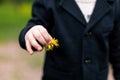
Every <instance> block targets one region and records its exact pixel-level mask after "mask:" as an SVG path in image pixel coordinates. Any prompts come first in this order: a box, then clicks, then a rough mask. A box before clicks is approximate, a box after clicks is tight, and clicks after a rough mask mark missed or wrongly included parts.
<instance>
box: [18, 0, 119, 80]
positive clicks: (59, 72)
mask: <svg viewBox="0 0 120 80" xmlns="http://www.w3.org/2000/svg"><path fill="white" fill-rule="evenodd" d="M115 6H116V0H110V1H107V0H97V3H96V6H95V9H94V11H93V14H92V16H91V19H90V21H89V23H87V22H86V21H85V19H84V17H83V14H82V13H81V11H80V9H79V7H78V6H77V4H76V3H75V1H74V0H35V2H34V4H33V10H32V12H33V13H32V19H30V21H29V22H28V24H27V26H26V27H25V28H24V29H23V30H22V32H21V34H20V37H19V42H20V45H21V47H22V48H26V47H25V40H24V36H25V34H26V32H27V31H28V30H29V29H30V28H31V27H33V26H35V25H43V26H44V27H45V28H46V29H47V30H48V31H49V33H50V34H51V35H52V37H55V38H57V39H58V40H59V44H60V46H59V47H58V48H54V50H53V51H48V52H47V53H46V58H45V64H44V75H43V80H107V74H108V63H109V61H110V62H111V63H112V65H113V69H114V76H115V78H116V80H120V15H119V14H117V13H116V12H119V11H116V8H115ZM119 9H120V7H119ZM116 16H117V17H116Z"/></svg>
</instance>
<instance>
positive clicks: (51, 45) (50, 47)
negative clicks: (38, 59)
mask: <svg viewBox="0 0 120 80" xmlns="http://www.w3.org/2000/svg"><path fill="white" fill-rule="evenodd" d="M54 47H59V44H58V40H57V39H55V38H53V39H52V40H51V42H50V43H49V44H48V45H47V46H45V50H46V51H51V50H53V48H54Z"/></svg>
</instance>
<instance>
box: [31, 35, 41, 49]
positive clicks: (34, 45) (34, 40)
mask: <svg viewBox="0 0 120 80" xmlns="http://www.w3.org/2000/svg"><path fill="white" fill-rule="evenodd" d="M29 42H30V44H31V45H32V46H33V47H34V48H35V49H37V50H38V51H41V50H42V47H41V46H40V45H39V44H38V42H37V41H36V39H35V38H34V37H33V35H32V36H31V37H29Z"/></svg>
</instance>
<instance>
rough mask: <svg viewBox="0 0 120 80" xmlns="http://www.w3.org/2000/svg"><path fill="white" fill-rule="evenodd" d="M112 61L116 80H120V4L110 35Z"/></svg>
mask: <svg viewBox="0 0 120 80" xmlns="http://www.w3.org/2000/svg"><path fill="white" fill-rule="evenodd" d="M119 2H120V1H119ZM119 4H120V3H119ZM110 61H111V64H112V67H113V73H114V77H115V80H120V6H119V8H118V16H117V19H116V21H115V28H114V31H113V33H112V34H111V37H110Z"/></svg>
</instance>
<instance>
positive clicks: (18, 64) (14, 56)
mask: <svg viewBox="0 0 120 80" xmlns="http://www.w3.org/2000/svg"><path fill="white" fill-rule="evenodd" d="M25 53H26V54H25ZM26 56H27V57H26ZM28 56H29V55H28V54H27V52H26V51H24V50H22V49H21V48H20V47H19V45H18V44H17V43H16V42H8V43H4V44H0V80H40V77H41V75H42V71H41V66H40V67H37V68H34V67H31V65H30V63H29V61H28V60H26V59H25V58H28ZM36 56H37V55H35V56H29V57H30V59H33V58H32V57H34V58H35V57H36ZM28 59H29V58H28Z"/></svg>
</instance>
